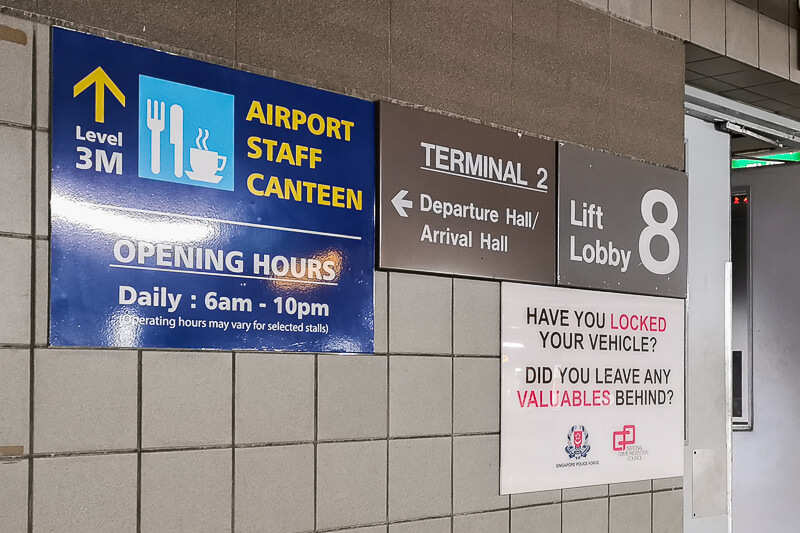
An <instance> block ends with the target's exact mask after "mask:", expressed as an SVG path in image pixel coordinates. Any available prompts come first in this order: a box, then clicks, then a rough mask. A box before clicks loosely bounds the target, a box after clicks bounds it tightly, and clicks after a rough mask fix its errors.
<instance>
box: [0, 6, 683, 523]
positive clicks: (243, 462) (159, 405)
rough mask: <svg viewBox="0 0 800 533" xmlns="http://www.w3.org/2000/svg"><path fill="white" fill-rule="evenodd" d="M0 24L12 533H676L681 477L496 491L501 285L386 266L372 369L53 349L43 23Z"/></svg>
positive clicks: (7, 481)
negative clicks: (11, 37) (3, 35)
mask: <svg viewBox="0 0 800 533" xmlns="http://www.w3.org/2000/svg"><path fill="white" fill-rule="evenodd" d="M23 3H26V2H23ZM67 3H68V2H66V3H65V2H61V3H59V2H39V4H40V5H41V4H47V5H49V6H50V8H53V9H55V8H54V7H53V6H56V7H57V6H58V5H61V4H64V5H66V4H67ZM112 3H113V2H112ZM240 4H241V2H240ZM371 5H373V4H372V3H371V2H366V3H365V5H364V7H365V10H366V11H367V12H368V11H369V9H368V6H371ZM201 7H202V9H209V10H210V11H209V18H210V19H212V21H213V18H214V17H215V16H216V15H217V14H216V13H215V12H214V10H213V9H212V8H211V7H208V5H207V4H202V5H201ZM199 8H200V7H199ZM154 9H156V10H157V9H159V8H157V7H154ZM239 9H242V10H244V9H246V8H244V7H242V6H240V7H239ZM253 9H254V8H253ZM412 11H413V10H412ZM223 14H224V13H223ZM367 14H368V13H366V14H365V16H367ZM323 15H325V14H324V13H321V14H320V16H323ZM412 15H414V14H413V13H411V14H409V16H410V17H411V16H412ZM417 15H419V14H417ZM95 16H97V17H102V16H103V14H102V11H100V10H98V13H96V15H95ZM285 16H289V15H285ZM415 16H416V15H415ZM470 16H473V15H470ZM412 18H413V17H412ZM98 20H99V22H98V24H100V23H101V22H103V21H102V19H98ZM414 20H417V22H419V23H422V22H423V20H422V18H421V17H419V16H417V18H416V19H414ZM337 22H339V21H338V20H337V19H336V18H335V17H334V18H333V20H330V21H329V23H331V24H336V23H337ZM347 24H350V22H347ZM414 24H416V22H414V23H413V24H412V23H409V27H408V28H406V29H405V30H402V32H412V33H413V28H412V26H414ZM620 24H622V23H620ZM0 25H2V26H5V27H7V28H14V29H18V30H21V31H22V32H23V33H24V36H25V44H20V43H14V42H10V41H0V66H2V68H3V70H4V75H3V76H0V95H2V97H0V154H2V156H0V160H2V163H3V165H2V167H0V176H2V177H1V178H0V183H2V184H3V185H4V187H3V191H2V194H0V452H2V453H3V454H5V455H4V456H3V457H0V531H2V532H3V533H18V532H19V533H24V532H28V531H31V532H36V533H43V532H54V533H55V532H58V533H71V532H75V533H93V532H98V533H100V532H102V533H105V532H114V533H118V532H124V531H131V532H133V531H142V532H147V533H150V532H164V533H176V532H181V531H185V532H191V533H202V532H213V533H217V532H222V531H232V530H233V531H237V532H250V531H253V532H267V533H280V532H309V531H332V530H337V531H352V532H356V531H358V532H361V533H377V532H382V533H426V532H432V533H438V532H442V533H445V532H450V533H467V532H474V533H493V532H500V533H502V532H514V533H517V532H519V533H522V532H536V533H539V532H543V533H547V532H553V533H571V532H575V533H577V532H581V533H591V532H603V533H611V532H615V533H616V532H620V533H651V532H652V533H676V532H680V531H682V521H683V511H682V506H683V491H682V479H681V478H676V479H669V480H654V481H643V482H634V483H624V484H616V485H610V486H609V485H600V486H595V487H584V488H578V489H567V490H563V491H561V490H555V491H547V492H543V493H533V494H522V495H515V496H511V497H509V496H500V495H498V492H499V394H500V391H499V352H500V332H499V325H500V285H499V283H495V282H488V281H472V280H463V279H452V278H448V277H436V276H424V275H412V274H403V273H390V274H387V273H385V272H378V273H377V275H376V290H375V304H376V325H375V341H376V342H375V346H376V354H375V355H367V356H349V357H345V356H336V355H315V354H268V353H229V352H153V351H137V350H64V349H48V348H47V347H46V342H47V291H48V246H49V241H48V238H49V229H48V205H47V202H48V185H49V184H48V179H49V178H48V167H49V164H48V142H49V140H48V93H47V91H48V85H49V79H48V75H49V68H48V64H49V55H48V48H49V43H48V35H49V33H48V31H49V28H48V27H47V26H46V25H45V24H41V23H38V22H30V21H28V20H23V19H20V18H12V17H9V16H5V15H0ZM156 26H157V25H156ZM301 26H302V25H301ZM372 30H374V31H376V32H377V31H385V29H384V30H379V29H375V28H372V27H369V31H372ZM4 31H8V30H4ZM398 31H399V30H398ZM487 31H488V30H487ZM625 31H628V30H627V29H626V30H625ZM402 32H401V33H402ZM637 32H640V30H636V31H634V32H633V33H631V34H624V35H627V37H625V38H624V39H622V40H621V41H620V40H619V39H618V40H617V41H614V40H613V39H612V42H615V43H617V44H614V45H613V46H616V47H617V48H615V50H617V51H616V52H615V54H617V55H615V56H613V57H615V64H616V65H618V66H619V67H620V68H622V69H623V71H624V70H625V69H626V68H627V66H626V63H627V62H629V61H631V58H630V57H627V56H626V57H623V56H622V54H623V53H625V54H627V53H629V52H630V51H631V50H632V49H633V48H632V47H634V46H635V45H636V43H638V42H640V41H643V42H644V44H645V45H647V42H648V40H649V39H650V37H648V36H643V34H641V33H637ZM16 35H17V36H18V34H16ZM618 35H619V34H618ZM180 37H181V36H180V32H178V35H177V37H176V40H177V41H180ZM207 38H208V39H214V38H215V37H214V35H209V36H207ZM488 38H489V35H488V34H487V39H488ZM312 40H313V37H312ZM402 42H403V41H402V39H401V40H400V43H401V44H399V45H398V46H400V47H401V48H402V46H404V45H403V44H402ZM237 46H238V45H237ZM405 46H408V47H409V49H408V51H407V54H408V61H409V62H410V63H409V64H408V65H407V67H406V69H407V72H406V73H405V74H403V73H402V72H395V73H393V74H392V76H404V75H405V76H407V77H408V83H405V84H404V86H405V87H406V88H405V89H404V90H406V91H408V92H407V93H406V94H407V97H408V98H412V97H413V98H422V96H421V95H422V92H423V91H434V92H435V94H438V95H440V96H441V97H442V98H445V97H447V95H448V94H449V93H448V91H447V88H446V87H437V86H435V84H434V86H433V87H428V86H425V87H423V86H422V85H420V86H419V87H417V88H416V89H413V88H411V85H410V82H411V81H412V78H413V77H412V76H411V72H412V71H413V68H414V66H413V64H412V63H413V58H414V57H416V56H417V55H418V54H419V53H421V49H420V48H419V45H418V43H416V42H415V39H413V38H410V37H409V40H408V41H407V44H406V45H405ZM498 46H499V45H498ZM254 50H255V48H254ZM239 52H241V53H243V48H242V47H240V48H239ZM501 52H502V50H499V51H494V52H492V53H501ZM298 53H299V52H298ZM297 59H298V62H297V63H296V65H298V67H297V68H298V72H297V73H298V74H301V75H302V74H304V71H303V68H304V67H303V58H302V57H298V58H297ZM340 60H341V61H348V58H346V57H341V58H340ZM581 61H586V62H587V63H588V62H590V58H588V57H587V58H583V59H581ZM680 63H681V65H680V72H681V73H682V72H683V70H682V59H681V61H680ZM509 64H510V63H509ZM290 66H291V65H288V66H287V68H289V67H290ZM331 68H333V67H331ZM452 68H454V69H455V68H456V67H455V66H454V67H452ZM613 68H616V67H613ZM350 72H351V75H352V76H355V77H359V76H365V77H371V76H376V78H375V79H378V80H380V79H381V76H380V75H378V74H376V73H375V72H370V70H369V69H368V68H367V69H363V70H358V69H353V70H352V71H350ZM314 73H315V72H314V71H309V72H308V73H307V74H308V75H312V74H314ZM324 74H325V72H324V71H322V72H321V74H320V75H321V76H323V77H324ZM487 75H491V76H496V75H499V73H497V72H488V73H487ZM430 76H431V77H433V74H430ZM480 90H481V91H484V90H488V88H483V89H480ZM641 90H642V91H647V90H649V89H648V86H647V85H646V84H645V85H642V88H641ZM414 91H417V92H414ZM642 94H645V93H644V92H643V93H642ZM420 101H425V100H424V99H423V100H420ZM486 105H487V107H486V112H487V113H495V112H499V113H500V115H497V117H495V118H498V120H501V119H502V120H503V121H507V120H510V119H509V117H511V115H507V116H506V115H503V114H502V113H503V111H502V109H500V110H499V111H498V109H499V108H502V105H500V104H498V105H494V104H492V103H487V104H486ZM531 105H533V104H531ZM620 105H621V104H620ZM475 111H476V112H475V113H474V115H480V114H481V113H480V109H477V108H475ZM653 154H655V152H653ZM651 159H652V158H651ZM17 446H21V447H22V453H21V454H20V453H19V451H17V450H16V449H15V448H13V447H17ZM9 453H10V454H12V455H9Z"/></svg>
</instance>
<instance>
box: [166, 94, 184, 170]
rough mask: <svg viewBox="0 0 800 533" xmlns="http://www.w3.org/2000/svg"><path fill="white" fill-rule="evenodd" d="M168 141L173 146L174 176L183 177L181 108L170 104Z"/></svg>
mask: <svg viewBox="0 0 800 533" xmlns="http://www.w3.org/2000/svg"><path fill="white" fill-rule="evenodd" d="M169 142H170V144H172V145H173V146H174V147H175V177H176V178H182V177H183V108H182V107H181V106H179V105H178V104H172V105H171V106H170V108H169Z"/></svg>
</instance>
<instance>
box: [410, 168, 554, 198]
mask: <svg viewBox="0 0 800 533" xmlns="http://www.w3.org/2000/svg"><path fill="white" fill-rule="evenodd" d="M419 168H420V169H422V170H428V171H430V172H438V173H439V174H449V175H451V176H458V177H459V178H467V179H469V180H477V181H483V182H485V183H494V184H496V185H505V186H506V187H516V188H517V189H525V190H526V191H533V192H543V193H546V192H547V191H543V190H542V189H535V188H533V187H525V186H524V185H517V184H516V183H503V182H502V181H492V180H487V179H484V178H479V177H477V176H467V175H466V174H459V173H458V172H450V171H449V170H439V169H438V168H430V167H419Z"/></svg>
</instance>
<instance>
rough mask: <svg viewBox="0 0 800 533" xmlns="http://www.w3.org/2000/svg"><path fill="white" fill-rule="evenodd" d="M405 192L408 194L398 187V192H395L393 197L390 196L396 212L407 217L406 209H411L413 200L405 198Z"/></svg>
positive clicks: (406, 192)
mask: <svg viewBox="0 0 800 533" xmlns="http://www.w3.org/2000/svg"><path fill="white" fill-rule="evenodd" d="M406 194H408V191H407V190H405V189H400V192H398V193H397V194H395V195H394V198H392V205H393V206H394V208H395V209H396V210H397V214H398V215H400V216H401V217H403V218H408V213H406V209H411V208H413V207H414V202H412V201H411V200H406V199H405V198H406Z"/></svg>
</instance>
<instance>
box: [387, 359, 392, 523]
mask: <svg viewBox="0 0 800 533" xmlns="http://www.w3.org/2000/svg"><path fill="white" fill-rule="evenodd" d="M390 363H391V359H390V358H389V356H388V354H387V356H386V523H387V524H388V523H389V424H390V423H391V418H390V416H389V410H390V409H391V394H390V392H389V391H390V390H391V389H390V387H391V379H390V372H391V370H390V369H391V364H390ZM387 528H388V526H387Z"/></svg>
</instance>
